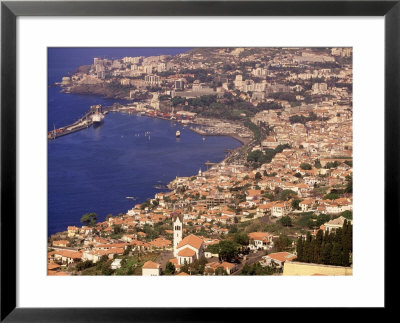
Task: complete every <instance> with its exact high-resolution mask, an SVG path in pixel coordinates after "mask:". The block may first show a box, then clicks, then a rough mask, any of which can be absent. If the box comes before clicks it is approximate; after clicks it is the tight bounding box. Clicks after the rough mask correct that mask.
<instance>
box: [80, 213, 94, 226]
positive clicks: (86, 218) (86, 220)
mask: <svg viewBox="0 0 400 323" xmlns="http://www.w3.org/2000/svg"><path fill="white" fill-rule="evenodd" d="M96 222H97V214H96V213H93V212H92V213H86V214H84V215H82V217H81V223H83V224H84V225H87V226H94V225H95V224H96Z"/></svg>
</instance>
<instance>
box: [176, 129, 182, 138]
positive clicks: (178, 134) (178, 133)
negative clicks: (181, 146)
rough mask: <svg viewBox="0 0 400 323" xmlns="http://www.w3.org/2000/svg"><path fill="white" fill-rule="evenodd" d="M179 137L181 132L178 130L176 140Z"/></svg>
mask: <svg viewBox="0 0 400 323" xmlns="http://www.w3.org/2000/svg"><path fill="white" fill-rule="evenodd" d="M180 136H181V132H180V131H179V130H177V131H176V138H179V137H180Z"/></svg>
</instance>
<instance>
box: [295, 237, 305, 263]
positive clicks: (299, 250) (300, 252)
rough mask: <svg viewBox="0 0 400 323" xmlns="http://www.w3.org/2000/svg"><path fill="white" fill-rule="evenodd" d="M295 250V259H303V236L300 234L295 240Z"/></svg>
mask: <svg viewBox="0 0 400 323" xmlns="http://www.w3.org/2000/svg"><path fill="white" fill-rule="evenodd" d="M296 251H297V261H300V262H302V261H304V250H303V237H302V236H300V237H299V239H298V240H297V245H296Z"/></svg>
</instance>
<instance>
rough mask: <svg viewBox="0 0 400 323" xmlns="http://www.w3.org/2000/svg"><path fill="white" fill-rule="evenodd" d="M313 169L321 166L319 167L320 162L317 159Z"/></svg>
mask: <svg viewBox="0 0 400 323" xmlns="http://www.w3.org/2000/svg"><path fill="white" fill-rule="evenodd" d="M314 167H315V168H322V165H321V162H320V160H319V159H316V160H315V161H314Z"/></svg>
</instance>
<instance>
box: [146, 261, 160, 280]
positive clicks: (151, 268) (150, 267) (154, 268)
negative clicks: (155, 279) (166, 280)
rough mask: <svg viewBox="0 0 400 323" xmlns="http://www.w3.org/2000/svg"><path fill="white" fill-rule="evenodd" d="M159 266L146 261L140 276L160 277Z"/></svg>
mask: <svg viewBox="0 0 400 323" xmlns="http://www.w3.org/2000/svg"><path fill="white" fill-rule="evenodd" d="M160 272H161V266H160V264H158V263H156V262H153V261H150V260H149V261H146V262H145V263H144V264H143V267H142V276H160Z"/></svg>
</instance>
